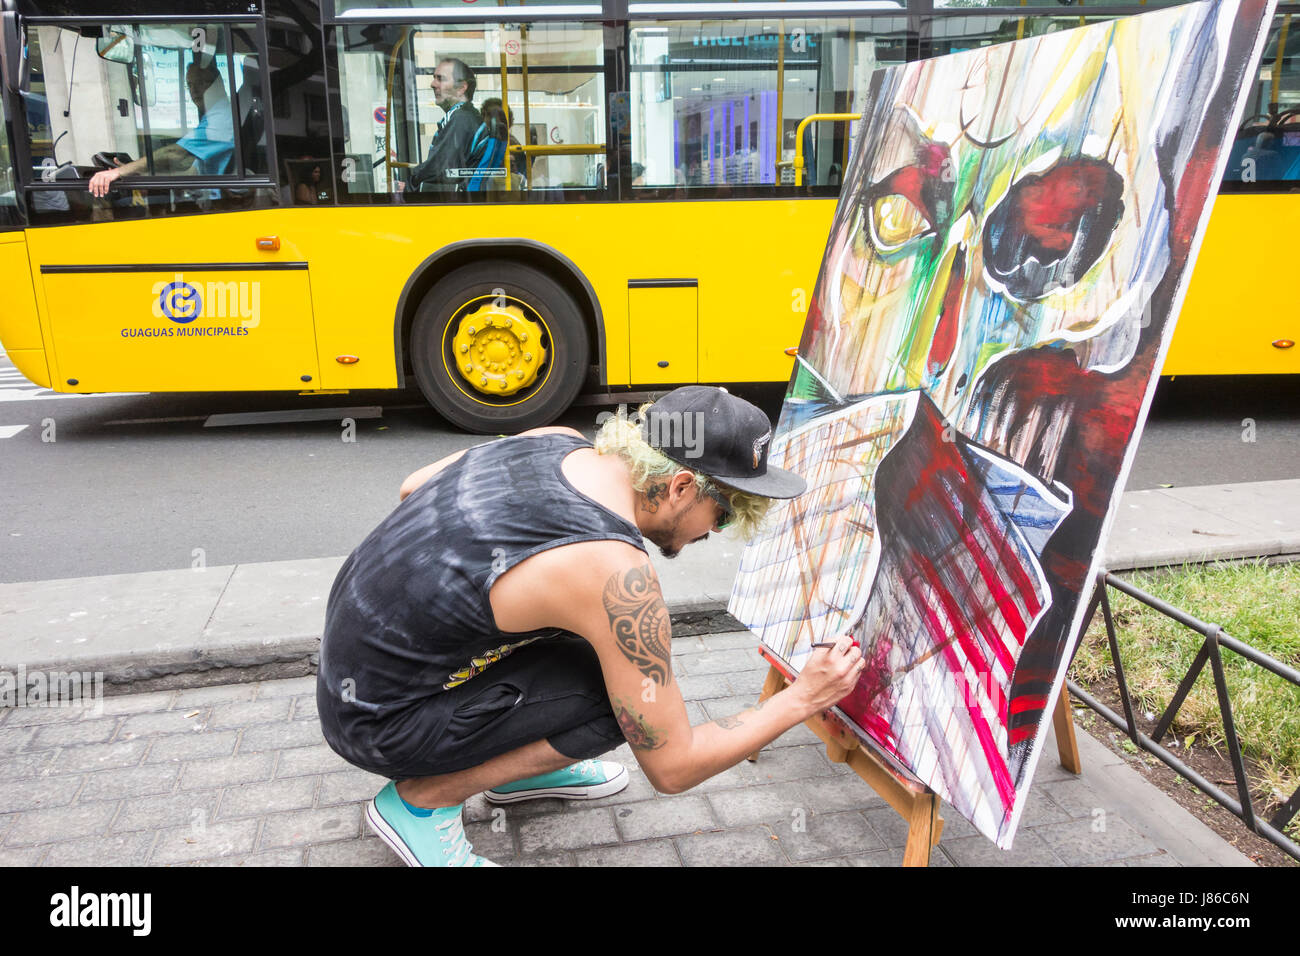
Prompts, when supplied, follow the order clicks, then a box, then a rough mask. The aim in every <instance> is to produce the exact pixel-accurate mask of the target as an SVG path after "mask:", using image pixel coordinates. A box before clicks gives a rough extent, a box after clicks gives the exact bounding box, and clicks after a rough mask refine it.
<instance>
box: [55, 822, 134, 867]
mask: <svg viewBox="0 0 1300 956" xmlns="http://www.w3.org/2000/svg"><path fill="white" fill-rule="evenodd" d="M153 840H154V835H153V833H151V832H148V831H146V832H143V833H117V834H114V835H112V836H101V837H92V838H89V839H85V840H70V841H69V842H67V843H56V844H54V845H53V846H52V847H50V852H49V854H48V855H47V856H46V857H45V860H44V861H43V862H42V863H41V865H42V866H76V867H83V866H144V864H145V862H146V861H147V860H148V859H149V850H150V849H151V848H152V847H153Z"/></svg>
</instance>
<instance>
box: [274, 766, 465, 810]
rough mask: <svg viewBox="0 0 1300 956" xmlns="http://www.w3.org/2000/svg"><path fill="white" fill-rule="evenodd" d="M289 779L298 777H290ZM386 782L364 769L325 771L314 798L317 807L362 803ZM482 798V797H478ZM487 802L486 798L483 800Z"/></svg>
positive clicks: (385, 779) (386, 779)
mask: <svg viewBox="0 0 1300 956" xmlns="http://www.w3.org/2000/svg"><path fill="white" fill-rule="evenodd" d="M289 779H294V780H296V779H299V778H297V777H291V778H289ZM387 783H388V778H387V777H381V776H379V775H378V774H373V773H367V772H366V771H365V770H357V769H356V768H353V769H351V770H340V771H338V772H337V773H327V774H325V775H324V776H322V777H321V778H320V793H319V795H318V796H317V798H316V805H317V806H318V807H331V806H334V805H335V804H337V803H364V802H368V801H370V800H371V799H373V798H374V796H375V794H377V793H378V792H379V791H380V790H382V789H384V787H385V786H386V785H387ZM480 799H482V798H480ZM483 802H484V803H487V801H486V800H483Z"/></svg>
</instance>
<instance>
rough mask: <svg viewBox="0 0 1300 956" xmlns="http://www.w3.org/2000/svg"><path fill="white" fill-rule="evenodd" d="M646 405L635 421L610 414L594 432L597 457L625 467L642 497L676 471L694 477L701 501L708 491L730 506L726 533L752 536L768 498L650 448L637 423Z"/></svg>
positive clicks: (621, 410) (768, 502)
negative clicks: (616, 459)
mask: <svg viewBox="0 0 1300 956" xmlns="http://www.w3.org/2000/svg"><path fill="white" fill-rule="evenodd" d="M649 407H650V403H649V402H647V403H646V404H644V405H642V406H641V407H640V408H639V409H637V414H636V418H634V419H629V418H628V417H627V416H626V415H625V414H624V413H623V406H619V413H618V414H617V415H611V416H610V417H609V418H607V419H606V420H605V423H604V424H603V425H601V426H600V430H599V431H597V432H596V439H595V442H594V444H595V446H596V451H597V453H599V454H601V455H616V456H618V457H619V458H621V459H622V460H623V462H624V464H626V465H627V469H628V472H629V473H630V474H631V477H632V487H633V489H634V490H636V491H638V492H640V493H641V494H645V492H646V489H647V488H649V487H650V485H651V484H652V483H653V482H654V481H655V480H664V479H668V478H671V477H672V476H673V475H675V474H677V472H679V471H689V472H690V473H691V474H692V475H693V476H694V477H695V496H696V497H697V498H704V497H705V496H706V495H707V494H708V493H709V491H711V490H713V491H717V492H719V493H720V494H721V495H722V496H723V497H724V498H726V499H727V500H728V501H729V502H730V503H731V510H732V516H731V524H729V525H728V526H727V527H726V529H725V530H726V531H727V532H730V531H732V529H735V532H736V535H737V536H738V537H740V538H744V539H749V538H752V537H754V536H755V535H756V534H757V533H758V531H759V530H760V528H761V527H762V524H763V519H764V518H766V517H767V512H768V509H770V508H771V507H772V499H771V498H764V497H763V496H762V495H751V494H749V493H748V492H745V491H737V490H736V489H735V488H731V487H728V486H727V485H725V484H722V483H721V482H718V481H715V480H714V479H712V478H710V477H709V476H708V475H702V474H700V473H699V472H698V471H695V470H694V469H693V468H688V467H686V466H685V465H683V464H680V463H678V462H675V461H673V460H672V459H671V458H669V457H668V456H667V455H665V454H664V453H663V452H661V451H659V449H657V448H654V447H652V446H651V445H650V443H649V442H647V441H646V440H645V439H644V438H643V437H641V422H642V421H643V420H644V419H645V415H646V409H648V408H649Z"/></svg>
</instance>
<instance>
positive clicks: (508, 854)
mask: <svg viewBox="0 0 1300 956" xmlns="http://www.w3.org/2000/svg"><path fill="white" fill-rule="evenodd" d="M465 839H467V840H469V842H470V845H471V846H472V847H473V850H472V851H471V852H473V853H474V855H475V856H481V857H484V858H485V859H488V860H491V861H492V862H493V863H495V864H497V865H498V866H500V865H501V864H503V863H505V862H506V861H507V860H512V859H514V857H515V834H514V833H513V832H512V828H511V820H510V818H509V817H506V818H505V828H504V829H502V828H501V827H499V826H495V827H494V826H493V824H492V823H467V824H465ZM542 849H545V850H547V851H554V850H556V849H559V848H557V847H551V846H547V847H543V848H542Z"/></svg>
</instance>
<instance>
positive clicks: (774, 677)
mask: <svg viewBox="0 0 1300 956" xmlns="http://www.w3.org/2000/svg"><path fill="white" fill-rule="evenodd" d="M784 689H785V677H784V676H782V674H781V672H780V671H779V670H777V669H776V668H775V667H769V668H768V669H767V680H765V681H763V690H762V691H761V692H760V693H759V695H758V702H759V703H760V704H761V703H762V702H763V701H765V700H767V699H768V698H769V697H771V696H772V695H773V694H775V693H777V692H778V691H782V690H784ZM745 759H746V760H748V761H749V762H750V763H753V762H754V761H755V760H757V759H758V751H757V750H755V751H754V752H753V753H752V754H750V755H749V756H748V757H746V758H745Z"/></svg>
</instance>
